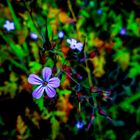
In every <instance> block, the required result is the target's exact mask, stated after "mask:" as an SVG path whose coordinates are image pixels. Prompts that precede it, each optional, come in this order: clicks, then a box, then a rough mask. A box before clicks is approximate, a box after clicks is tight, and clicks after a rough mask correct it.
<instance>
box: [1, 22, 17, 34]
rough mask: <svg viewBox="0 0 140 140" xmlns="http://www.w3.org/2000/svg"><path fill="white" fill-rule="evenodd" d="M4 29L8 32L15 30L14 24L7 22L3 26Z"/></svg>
mask: <svg viewBox="0 0 140 140" xmlns="http://www.w3.org/2000/svg"><path fill="white" fill-rule="evenodd" d="M3 28H5V29H6V30H7V31H8V32H9V31H11V30H14V29H15V26H14V23H13V22H10V21H9V20H6V22H5V24H4V25H3Z"/></svg>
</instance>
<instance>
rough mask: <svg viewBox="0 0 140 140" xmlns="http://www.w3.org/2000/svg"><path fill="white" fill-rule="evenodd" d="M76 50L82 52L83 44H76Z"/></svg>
mask: <svg viewBox="0 0 140 140" xmlns="http://www.w3.org/2000/svg"><path fill="white" fill-rule="evenodd" d="M76 48H77V49H78V50H79V51H82V49H83V44H82V43H80V42H79V43H77V44H76Z"/></svg>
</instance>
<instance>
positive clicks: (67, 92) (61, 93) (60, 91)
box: [59, 89, 71, 95]
mask: <svg viewBox="0 0 140 140" xmlns="http://www.w3.org/2000/svg"><path fill="white" fill-rule="evenodd" d="M67 94H71V90H67V89H64V90H59V95H67Z"/></svg>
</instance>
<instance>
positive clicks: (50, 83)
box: [28, 67, 60, 99]
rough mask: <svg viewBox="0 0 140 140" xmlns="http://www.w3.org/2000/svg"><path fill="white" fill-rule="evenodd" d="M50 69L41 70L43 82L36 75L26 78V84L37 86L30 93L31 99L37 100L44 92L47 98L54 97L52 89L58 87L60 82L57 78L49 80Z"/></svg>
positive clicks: (54, 93) (54, 92)
mask: <svg viewBox="0 0 140 140" xmlns="http://www.w3.org/2000/svg"><path fill="white" fill-rule="evenodd" d="M51 75H52V69H51V68H49V67H45V68H43V70H42V77H43V80H42V79H40V78H39V77H38V76H37V75H36V74H30V75H29V77H28V82H29V83H30V84H33V85H39V86H38V87H37V88H36V89H35V90H34V91H33V93H32V95H33V97H34V98H36V99H39V98H40V97H41V96H42V94H43V92H44V90H45V92H46V94H47V95H48V97H50V98H53V97H54V96H55V95H56V91H55V89H54V88H57V87H59V86H60V80H59V78H57V77H53V78H51Z"/></svg>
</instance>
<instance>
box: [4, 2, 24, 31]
mask: <svg viewBox="0 0 140 140" xmlns="http://www.w3.org/2000/svg"><path fill="white" fill-rule="evenodd" d="M7 4H8V7H9V9H10V12H11V14H12V17H13V20H14V23H15V25H16V28H17V30H20V28H21V27H20V22H19V21H18V18H17V17H16V14H15V12H14V9H13V7H12V5H11V2H10V0H7Z"/></svg>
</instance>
